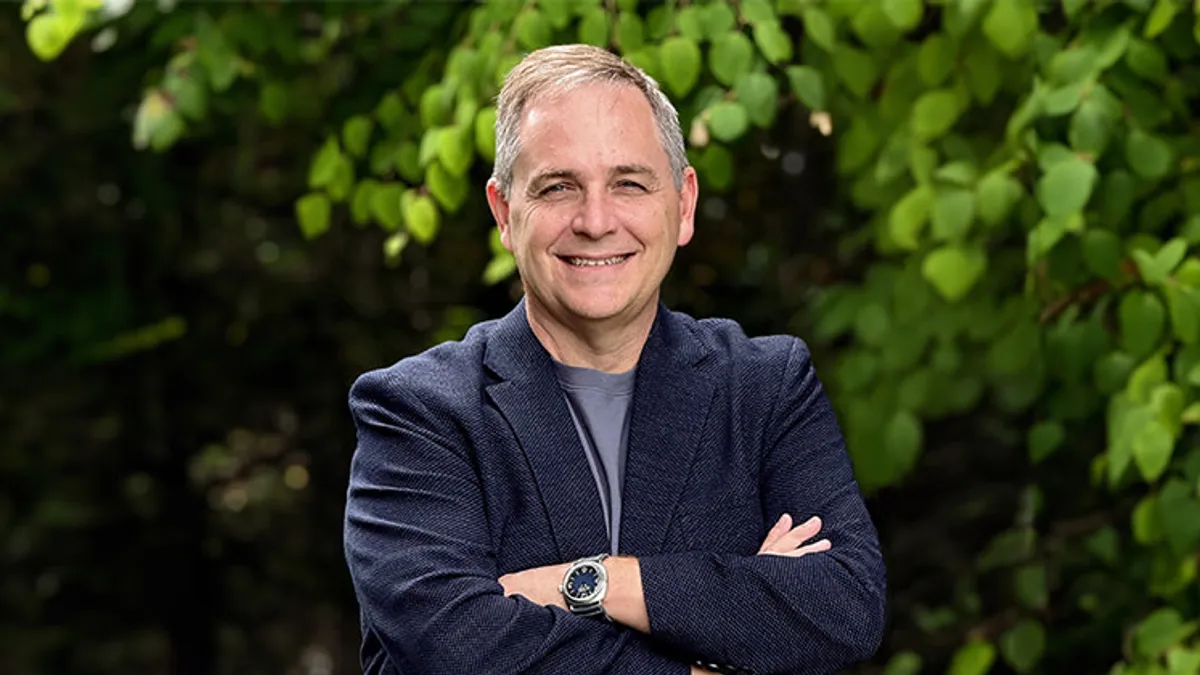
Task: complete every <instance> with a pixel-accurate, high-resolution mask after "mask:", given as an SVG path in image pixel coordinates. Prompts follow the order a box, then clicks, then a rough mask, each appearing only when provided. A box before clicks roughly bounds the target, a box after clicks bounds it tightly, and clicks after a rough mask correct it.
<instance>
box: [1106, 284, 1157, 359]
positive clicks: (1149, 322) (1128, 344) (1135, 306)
mask: <svg viewBox="0 0 1200 675" xmlns="http://www.w3.org/2000/svg"><path fill="white" fill-rule="evenodd" d="M1117 315H1118V318H1119V321H1120V324H1121V342H1122V345H1123V346H1124V348H1125V351H1126V352H1128V353H1129V354H1130V355H1131V356H1133V357H1134V358H1136V359H1141V358H1144V357H1146V356H1148V355H1149V354H1150V353H1151V352H1152V351H1154V348H1155V347H1157V346H1158V341H1159V339H1161V338H1162V333H1163V328H1164V326H1165V324H1166V310H1165V309H1164V308H1163V305H1162V302H1161V301H1160V300H1159V299H1158V296H1156V295H1154V294H1153V293H1149V292H1146V291H1140V290H1133V291H1130V292H1128V293H1126V294H1125V297H1123V298H1122V299H1121V304H1120V305H1119V307H1118V309H1117Z"/></svg>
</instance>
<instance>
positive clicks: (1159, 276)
mask: <svg viewBox="0 0 1200 675" xmlns="http://www.w3.org/2000/svg"><path fill="white" fill-rule="evenodd" d="M1185 255H1187V242H1186V241H1184V240H1183V239H1182V238H1180V237H1176V238H1174V239H1172V240H1171V241H1168V242H1167V243H1166V244H1163V246H1162V248H1160V249H1159V250H1158V252H1157V253H1155V254H1150V253H1149V252H1147V251H1145V250H1143V249H1137V250H1135V251H1134V252H1133V260H1134V262H1135V263H1137V267H1138V272H1139V273H1140V274H1141V276H1142V281H1144V282H1145V283H1146V284H1148V285H1151V286H1161V285H1163V284H1165V283H1166V282H1167V278H1168V277H1170V276H1171V273H1172V272H1174V271H1175V268H1176V267H1179V263H1181V262H1183V257H1184V256H1185Z"/></svg>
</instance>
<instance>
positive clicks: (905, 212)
mask: <svg viewBox="0 0 1200 675" xmlns="http://www.w3.org/2000/svg"><path fill="white" fill-rule="evenodd" d="M934 197H935V193H934V190H933V188H932V187H930V186H928V185H918V186H916V187H915V188H913V189H912V190H911V191H909V192H908V194H906V195H905V196H904V197H902V198H901V199H900V200H899V201H898V202H896V205H895V206H893V207H892V211H891V214H890V215H889V217H888V228H889V232H890V234H891V237H892V241H893V242H895V244H896V246H898V247H900V248H902V249H904V250H908V251H915V250H917V248H919V247H920V236H921V230H922V229H923V228H924V227H925V223H926V221H927V220H928V219H929V215H930V213H931V212H932V210H933V204H934Z"/></svg>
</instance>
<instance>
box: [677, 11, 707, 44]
mask: <svg viewBox="0 0 1200 675" xmlns="http://www.w3.org/2000/svg"><path fill="white" fill-rule="evenodd" d="M705 9H706V8H705V7H702V6H698V5H688V6H687V7H684V8H682V9H680V10H679V11H678V12H676V13H675V28H676V30H678V31H679V34H680V35H682V36H683V37H685V38H688V39H690V40H694V41H696V42H702V41H703V40H704V39H705V38H706V37H707V36H708V35H707V33H706V32H705V30H704V13H705Z"/></svg>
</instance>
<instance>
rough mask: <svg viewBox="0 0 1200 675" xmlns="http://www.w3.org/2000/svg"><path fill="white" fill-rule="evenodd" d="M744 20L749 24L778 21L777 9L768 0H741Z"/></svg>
mask: <svg viewBox="0 0 1200 675" xmlns="http://www.w3.org/2000/svg"><path fill="white" fill-rule="evenodd" d="M739 7H740V8H741V10H742V20H744V21H745V22H746V23H749V24H756V23H769V22H771V21H778V19H777V18H776V17H775V10H774V9H773V8H772V7H771V3H770V2H768V1H767V0H741V2H740V3H739Z"/></svg>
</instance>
